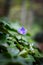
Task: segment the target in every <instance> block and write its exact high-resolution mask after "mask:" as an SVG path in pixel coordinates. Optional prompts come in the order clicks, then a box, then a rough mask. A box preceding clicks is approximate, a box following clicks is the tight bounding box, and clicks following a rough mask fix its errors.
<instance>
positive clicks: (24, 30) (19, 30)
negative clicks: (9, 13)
mask: <svg viewBox="0 0 43 65" xmlns="http://www.w3.org/2000/svg"><path fill="white" fill-rule="evenodd" d="M18 32H19V33H20V34H23V35H25V34H26V33H27V30H26V29H25V28H24V27H21V28H19V29H18Z"/></svg>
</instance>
